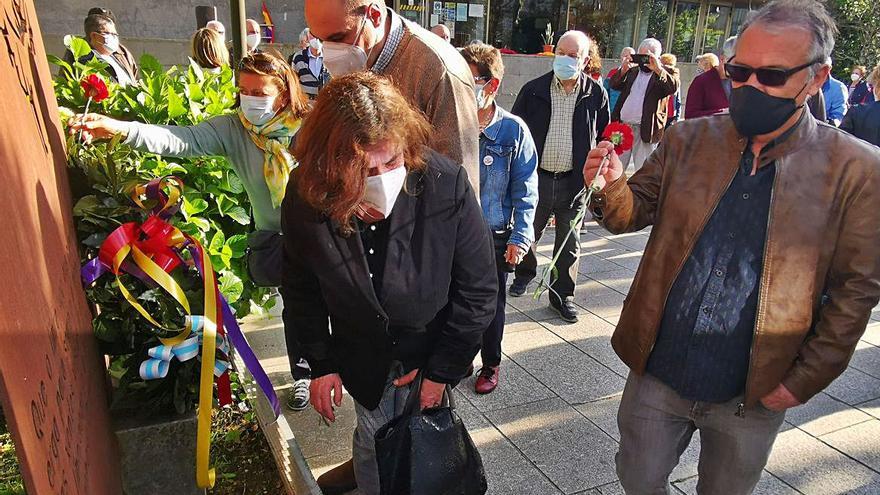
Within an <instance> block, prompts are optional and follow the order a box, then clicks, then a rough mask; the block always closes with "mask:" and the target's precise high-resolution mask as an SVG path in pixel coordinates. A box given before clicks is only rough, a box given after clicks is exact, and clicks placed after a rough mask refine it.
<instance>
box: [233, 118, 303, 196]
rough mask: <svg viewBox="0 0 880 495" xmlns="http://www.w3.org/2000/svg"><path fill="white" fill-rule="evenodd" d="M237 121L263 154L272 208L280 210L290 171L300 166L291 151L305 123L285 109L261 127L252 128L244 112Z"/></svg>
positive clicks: (264, 170) (264, 172) (264, 173)
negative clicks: (294, 138) (296, 136)
mask: <svg viewBox="0 0 880 495" xmlns="http://www.w3.org/2000/svg"><path fill="white" fill-rule="evenodd" d="M238 118H239V120H241V124H242V125H243V126H244V128H245V129H246V130H247V131H248V135H249V136H250V137H251V140H252V141H253V142H254V144H256V145H257V147H258V148H260V149H261V150H263V177H264V178H265V179H266V186H268V187H269V196H270V197H271V199H272V206H273V207H275V208H278V207H279V206H281V201H282V200H283V199H284V192H285V190H286V189H287V181H288V180H289V179H290V171H291V170H293V169H295V168H296V167H297V166H298V165H299V164H298V163H297V161H296V159H295V158H294V157H293V155H292V154H290V150H289V148H290V141H291V139H292V138H293V136H294V134H296V133H297V131H299V128H300V126H301V125H302V119H297V118H294V117H293V114H292V113H291V112H290V109H285V110H284V111H282V112H281V113H279V114H278V115H276V116H275V117H272V120H270V121H269V122H266V123H265V124H263V125H260V126H257V125H254V124H251V123H250V121H248V119H246V118H245V117H244V114H243V113H242V112H241V110H239V111H238Z"/></svg>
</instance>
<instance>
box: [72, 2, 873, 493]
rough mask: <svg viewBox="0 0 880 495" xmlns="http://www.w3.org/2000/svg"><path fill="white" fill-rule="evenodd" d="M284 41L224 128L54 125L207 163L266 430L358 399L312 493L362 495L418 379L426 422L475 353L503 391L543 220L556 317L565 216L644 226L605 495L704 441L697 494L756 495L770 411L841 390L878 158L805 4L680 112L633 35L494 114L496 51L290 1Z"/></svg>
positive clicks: (632, 486) (206, 34) (740, 47)
mask: <svg viewBox="0 0 880 495" xmlns="http://www.w3.org/2000/svg"><path fill="white" fill-rule="evenodd" d="M305 20H306V23H307V25H308V26H309V27H308V29H306V30H304V31H303V32H302V34H301V35H300V38H299V41H300V45H299V49H298V50H297V51H295V52H294V53H293V54H291V55H290V57H289V60H288V61H285V60H284V58H282V57H281V56H279V55H276V54H273V53H271V52H268V51H260V50H259V48H258V47H259V26H258V25H256V23H255V22H252V21H248V33H249V34H248V39H247V47H248V53H247V54H245V56H244V57H243V58H242V60H241V62H240V64H238V66H237V67H236V69H237V70H238V74H239V77H238V88H239V92H240V106H239V108H238V111H237V112H236V113H235V114H231V115H224V116H220V117H215V118H213V119H210V120H208V121H206V122H204V123H201V124H198V125H195V126H189V127H176V126H158V125H148V124H143V123H137V122H122V121H118V120H114V119H110V118H108V117H104V116H100V115H96V114H88V115H84V116H80V117H77V118H75V119H74V120H72V121H71V129H72V131H73V132H77V131H80V130H81V131H82V133H83V136H84V138H85V139H86V140H91V139H107V138H110V137H113V136H117V135H120V136H122V137H124V142H125V143H126V144H128V145H130V146H133V147H135V148H138V149H143V150H148V151H151V152H154V153H159V154H162V155H169V156H196V155H221V156H226V157H227V158H228V159H229V163H230V166H231V167H232V169H233V170H234V171H235V173H236V174H237V175H238V176H239V177H240V178H241V179H242V182H243V184H244V186H245V189H246V191H247V193H248V196H249V198H250V200H251V206H252V212H253V217H254V222H255V226H256V229H257V230H256V232H255V233H254V235H252V236H251V238H250V239H249V242H250V244H251V254H250V255H249V260H248V261H249V264H250V269H251V272H252V275H253V278H254V280H255V281H257V282H258V283H260V284H262V285H267V286H278V287H280V294H281V297H282V301H283V304H284V314H283V319H284V324H285V336H286V341H287V347H288V354H289V358H290V364H291V369H292V373H293V376H294V378H295V385H294V388H293V391H292V393H291V395H290V398H289V400H288V406H289V407H290V408H291V409H294V410H302V409H305V408H306V407H307V406H308V405H309V404H311V405H312V406H313V407H314V408H315V410H316V411H317V412H318V413H319V414H321V415H322V416H323V417H324V418H326V419H327V420H328V421H334V420H335V408H336V407H338V406H339V405H340V404H341V401H342V389H343V388H345V389H346V390H347V391H348V393H350V394H351V396H352V398H353V399H354V401H355V408H356V412H357V427H356V430H355V434H354V438H353V444H352V453H353V459H352V461H349V462H348V463H345V464H343V465H342V466H340V467H338V468H336V469H334V470H333V471H331V472H329V473H328V474H326V475H325V476H323V477H322V478H321V479H320V480H319V484H320V485H321V486H322V488H323V489H324V490H325V493H344V492H345V491H347V490H351V489H353V488H355V487H357V488H358V489H359V490H360V491H361V493H363V494H366V495H372V494H378V493H379V490H380V489H379V478H378V472H377V467H376V453H375V446H374V443H373V438H374V435H375V433H376V431H377V430H378V429H379V428H381V427H382V426H383V425H384V424H386V423H387V422H388V421H390V420H391V419H392V418H394V417H395V416H396V415H398V414H400V412H401V411H402V408H403V407H404V405H405V403H406V401H407V396H408V394H409V390H410V388H409V387H410V384H412V383H413V382H414V381H416V380H420V383H421V387H420V388H419V390H420V397H419V402H420V404H421V406H422V407H423V408H429V407H434V406H437V405H439V404H440V403H441V402H442V400H443V396H444V393H446V391H448V390H449V387H454V386H456V385H457V384H459V383H461V382H465V381H466V380H469V379H470V378H471V377H473V376H474V374H475V373H474V368H473V365H472V362H473V361H474V358H475V357H476V355H477V354H478V353H479V354H481V362H482V367H481V369H479V370H478V371H477V372H476V378H475V379H474V381H473V382H471V381H467V382H466V384H467V385H466V386H472V387H473V388H474V390H475V391H476V392H477V393H480V394H487V393H491V392H493V391H494V390H495V389H496V387H498V386H499V378H500V366H501V361H502V339H503V332H504V327H505V305H506V298H507V296H511V297H520V296H523V295H524V294H525V293H526V292H527V290H528V287H529V286H530V284H531V283H532V282H533V280H534V279H535V278H536V276H537V269H538V260H537V257H536V251H535V247H536V244H537V242H538V241H539V240H540V239H541V237H542V235H543V233H544V231H545V229H546V228H547V226H548V225H550V224H551V219H555V229H556V231H555V243H554V246H553V255H554V257H558V264H557V265H556V269H555V270H554V272H553V275H552V279H551V281H550V286H549V289H550V290H549V304H550V307H551V308H552V309H553V310H554V311H556V312H557V313H558V314H559V316H560V318H561V319H563V320H565V321H567V322H571V323H574V322H577V321H578V308H577V305H576V304H575V303H574V294H575V290H576V287H577V280H578V270H579V268H578V266H579V263H580V260H581V256H580V249H581V248H580V242H579V235H580V231H581V225H580V224H579V223H577V222H576V221H575V220H576V219H578V218H579V216H578V212H579V211H580V210H581V209H582V208H585V207H587V208H589V210H590V212H591V214H592V217H593V218H594V219H595V220H596V221H597V222H598V223H599V224H600V225H601V226H602V227H604V228H606V229H607V230H609V231H610V232H613V233H623V232H630V231H636V230H640V229H643V228H646V227H648V226H653V230H652V233H651V237H650V240H649V242H648V246H647V247H646V249H645V253H644V257H643V261H642V263H641V266H640V268H639V271H638V273H637V274H636V277H635V280H634V281H633V284H632V287H631V289H630V292H629V295H628V297H627V300H626V301H625V302H624V308H623V313H622V315H621V316H620V321H619V324H618V326H617V329H616V331H615V334H614V336H613V338H612V344H613V346H614V348H615V350H616V351H617V353H618V355H619V356H620V358H621V359H622V360H623V361H624V362H625V363H626V364H627V365H628V366H629V368H630V369H631V373H630V375H629V378H628V380H627V384H626V388H625V390H624V394H623V398H622V402H621V405H620V410H619V413H618V424H619V426H620V430H621V441H620V451H619V453H618V454H617V457H616V462H617V472H618V474H619V476H620V479H621V483H622V485H623V487H624V490H625V491H626V493H628V494H653V493H667V486H668V482H669V475H670V473H671V471H672V470H673V468H674V467H675V466H676V464H677V463H678V460H679V456H680V455H681V453H682V452H683V450H684V449H685V447H686V446H687V445H688V443H689V442H690V439H691V436H692V435H693V433H694V432H695V431H700V433H701V444H702V450H701V458H700V467H699V471H700V479H699V485H698V488H697V489H698V491H700V492H701V493H727V494H746V493H751V491H752V490H753V489H754V487H755V485H756V483H757V481H758V479H759V477H760V474H761V470H762V469H763V467H764V465H765V463H766V461H767V458H768V456H769V452H770V449H771V448H772V445H773V442H774V440H775V437H776V434H777V432H778V430H779V428H780V426H781V425H782V422H783V418H784V416H785V411H786V410H787V409H789V408H792V407H796V406H798V405H800V404H803V403H805V402H806V401H808V400H809V399H810V398H811V397H812V396H814V395H815V394H817V393H818V392H820V391H821V390H822V389H824V388H825V387H826V386H827V385H828V384H829V383H830V382H831V381H832V380H833V379H834V378H836V377H837V376H838V375H839V374H840V373H841V372H842V371H843V370H844V369H845V368H846V366H847V364H848V360H849V358H850V356H851V355H852V353H853V350H854V348H855V345H856V342H857V341H858V339H859V337H860V336H861V334H862V333H863V332H864V330H865V326H866V323H867V320H868V318H869V315H870V313H871V310H872V308H873V307H874V306H875V305H876V304H877V302H878V298H880V258H878V256H877V254H876V246H877V245H878V241H880V210H878V209H877V208H875V207H874V205H875V203H874V201H875V198H874V196H876V195H878V194H880V187H877V186H880V184H877V182H878V181H880V169H878V167H880V150H878V149H877V148H876V147H875V146H872V145H870V144H868V143H866V142H865V141H868V142H869V143H873V144H875V145H880V106H878V104H877V103H875V101H876V100H878V99H880V67H878V68H876V69H874V70H873V71H872V72H871V73H870V74H867V72H868V71H867V69H866V68H865V67H863V66H858V67H854V68H853V70H852V84H850V85H849V86H848V87H847V85H845V84H843V83H841V82H839V81H837V80H836V79H834V78H833V77H831V75H830V71H831V54H832V52H833V49H834V37H835V35H836V32H837V31H836V27H835V25H834V22H833V20H831V18H830V17H829V16H828V14H827V12H826V11H825V8H824V7H823V6H822V5H821V4H820V3H819V2H818V1H813V0H774V1H771V2H770V3H768V4H766V5H765V6H763V7H762V8H761V9H759V10H757V11H754V12H753V13H752V14H751V15H750V16H749V17H748V19H747V20H746V22H745V24H744V25H743V27H742V29H741V31H740V34H739V36H738V37H732V38H730V39H728V40H726V41H725V42H724V44H723V47H722V50H721V53H720V54H717V55H716V54H706V55H702V56H700V57H699V64H700V67H701V71H702V73H701V74H700V75H699V76H698V77H697V78H696V79H695V80H694V81H693V82H692V83H691V84H690V86H689V88H688V89H687V91H686V98H685V104H684V106H683V107H682V104H681V99H682V98H681V93H682V85H681V73H680V70H679V68H678V67H677V60H676V58H675V56H674V55H672V54H668V53H667V54H664V53H663V51H662V45H661V43H660V41H658V40H656V39H653V38H647V39H645V40H643V41H642V42H641V44H640V45H639V46H638V48H637V49H633V48H630V47H627V48H624V49H623V50H622V52H621V54H620V63H619V65H617V66H616V67H614V68H612V70H611V71H610V72H608V73H607V74H606V75H605V77H604V78H603V77H602V73H601V63H600V62H599V64H598V65H597V58H598V49H597V45H596V43H595V42H594V41H593V40H592V39H591V38H590V37H589V36H588V35H587V34H585V33H583V32H580V31H568V32H566V33H564V34H562V35H561V36H560V37H559V39H558V41H557V44H556V45H555V56H554V58H553V63H552V69H551V70H549V71H548V72H547V73H546V74H542V75H540V76H539V77H537V78H535V79H533V80H531V81H529V82H527V83H526V84H525V85H523V87H522V88H519V91H518V93H517V97H516V101H515V103H514V104H513V106H512V108H510V109H509V110H508V109H504V108H502V107H501V106H500V104H499V103H498V101H497V97H498V95H499V93H500V91H501V87H502V84H503V81H504V60H503V59H502V56H501V52H500V51H499V50H498V49H497V48H494V47H492V46H490V45H486V44H483V43H473V44H471V45H469V46H466V47H464V48H463V49H461V50H457V49H455V48H453V47H452V46H451V45H450V44H449V42H448V41H449V40H448V37H449V33H448V30H446V31H444V30H443V29H440V28H438V29H436V30H433V32H430V31H428V30H425V29H423V28H421V27H419V26H417V25H415V24H413V23H410V22H409V21H406V20H405V19H403V18H402V17H401V16H400V15H398V14H397V13H396V12H395V11H394V10H393V9H390V8H388V7H386V6H385V4H384V2H377V1H374V0H339V1H326V0H305ZM85 31H86V36H87V39H88V41H89V43H90V44H91V46H92V47H93V50H94V51H93V53H91V54H89V57H98V58H100V59H101V60H104V61H106V62H107V64H108V70H109V72H110V75H111V76H112V77H113V78H114V79H115V80H116V81H117V82H118V83H119V84H136V83H137V66H136V64H134V61H133V59H132V57H131V54H130V52H128V50H126V49H125V47H124V46H122V45H121V44H119V36H118V34H117V31H116V26H115V20H114V18H113V15H112V13H110V12H109V11H107V10H105V9H93V10H92V11H90V12H89V15H88V17H87V18H86V21H85ZM192 55H193V60H195V61H196V63H198V64H199V65H200V66H201V67H202V68H203V69H205V70H212V71H213V70H218V69H219V68H221V67H223V66H225V65H228V64H229V60H230V57H229V51H228V47H227V43H226V40H225V29H224V27H223V25H222V24H220V23H219V22H216V21H212V22H211V23H209V24H208V25H206V26H205V27H204V28H202V29H199V30H198V31H197V32H196V33H195V35H194V37H193V42H192ZM820 111H821V113H820ZM817 114H818V115H817ZM610 122H621V123H623V124H625V125H627V126H629V127H630V129H631V130H632V132H633V136H634V143H633V147H632V149H631V150H630V151H627V152H626V153H624V154H623V155H621V156H617V154H616V153H615V152H614V151H613V149H614V147H613V145H611V144H609V143H607V142H603V141H602V134H603V131H604V130H605V128H606V126H607V125H608V124H609V123H610ZM837 125H839V126H840V129H842V130H843V131H846V132H841V131H840V130H838V129H836V128H835V126H837ZM847 133H849V134H852V135H854V136H856V137H858V138H860V139H856V138H854V137H853V136H850V135H849V134H847ZM863 140H864V141H863ZM630 166H632V169H633V170H634V172H633V173H632V174H631V175H628V174H627V173H625V172H626V171H627V169H628V168H629V167H630ZM597 174H598V177H599V178H598V179H597V181H596V182H595V183H591V180H592V178H593V177H594V176H597ZM591 186H592V187H593V188H594V189H595V190H596V193H595V194H594V195H593V197H592V198H591V199H590V202H589V204H585V202H586V201H587V199H586V198H587V196H586V195H584V194H581V192H582V190H583V189H584V188H585V187H591ZM805 216H808V217H809V218H812V219H815V220H816V221H813V222H807V223H805V222H803V221H801V219H802V218H803V217H805ZM511 273H512V274H513V275H514V276H513V281H512V283H511V284H510V285H509V286H508V285H507V282H508V278H509V274H511ZM584 378H585V379H588V377H584ZM585 448H588V446H585ZM646 450H650V451H651V455H645V451H646Z"/></svg>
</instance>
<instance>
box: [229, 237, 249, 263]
mask: <svg viewBox="0 0 880 495" xmlns="http://www.w3.org/2000/svg"><path fill="white" fill-rule="evenodd" d="M226 245H227V246H229V248H230V249H231V250H232V257H233V258H241V257H242V256H244V255H245V253H246V252H247V247H248V236H246V235H244V234H236V235H234V236H232V237H230V238H229V239H227V240H226Z"/></svg>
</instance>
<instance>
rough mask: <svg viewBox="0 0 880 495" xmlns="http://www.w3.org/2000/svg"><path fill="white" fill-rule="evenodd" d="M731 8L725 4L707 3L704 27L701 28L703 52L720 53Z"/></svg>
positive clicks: (725, 37)
mask: <svg viewBox="0 0 880 495" xmlns="http://www.w3.org/2000/svg"><path fill="white" fill-rule="evenodd" d="M730 11H731V8H730V7H729V6H726V5H709V11H708V12H707V13H706V28H705V29H704V30H703V48H702V50H703V53H707V52H713V53H715V54H718V55H720V54H721V47H722V46H723V45H724V40H726V39H727V36H726V35H725V33H727V22H728V21H729V20H730Z"/></svg>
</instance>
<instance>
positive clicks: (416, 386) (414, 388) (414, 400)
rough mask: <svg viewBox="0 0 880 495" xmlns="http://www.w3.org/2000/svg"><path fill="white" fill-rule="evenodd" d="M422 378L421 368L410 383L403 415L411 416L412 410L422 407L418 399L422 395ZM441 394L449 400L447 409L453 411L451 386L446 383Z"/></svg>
mask: <svg viewBox="0 0 880 495" xmlns="http://www.w3.org/2000/svg"><path fill="white" fill-rule="evenodd" d="M422 380H424V375H423V372H422V370H421V369H420V370H419V372H418V373H417V374H416V377H415V379H414V380H413V383H412V385H411V388H410V390H409V397H407V398H406V406H404V408H403V415H405V416H412V415H413V411H416V412H421V410H422V409H421V404H420V399H421V395H422ZM443 395H444V396H445V398H446V400H447V401H448V402H449V409H450V410H453V411H454V410H455V407H456V406H455V398H454V397H453V393H452V387H450V386H449V385H446V387H445V388H444V394H443ZM441 405H442V400H441Z"/></svg>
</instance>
